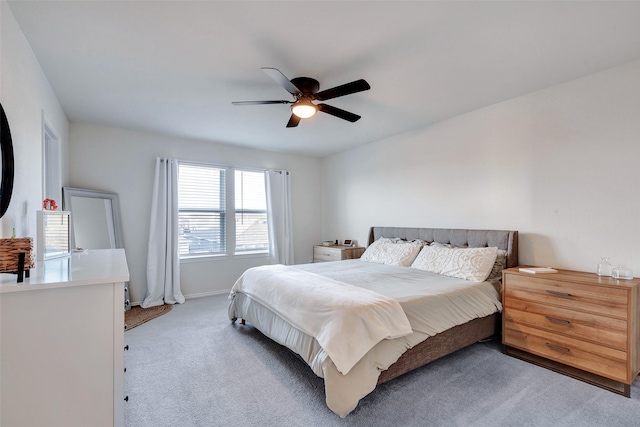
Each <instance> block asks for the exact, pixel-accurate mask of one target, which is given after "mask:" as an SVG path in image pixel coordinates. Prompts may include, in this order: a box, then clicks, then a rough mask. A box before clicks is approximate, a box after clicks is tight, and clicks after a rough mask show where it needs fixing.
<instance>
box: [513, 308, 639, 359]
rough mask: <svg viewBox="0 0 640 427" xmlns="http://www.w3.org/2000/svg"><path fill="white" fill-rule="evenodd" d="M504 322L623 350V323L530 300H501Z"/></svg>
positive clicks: (625, 340) (624, 338)
mask: <svg viewBox="0 0 640 427" xmlns="http://www.w3.org/2000/svg"><path fill="white" fill-rule="evenodd" d="M505 308H506V309H505V310H504V314H503V316H505V321H507V322H513V323H519V324H523V325H527V326H532V327H535V328H541V329H545V330H547V331H550V332H557V333H560V334H564V335H567V336H569V337H571V338H576V339H581V340H586V341H590V342H594V343H597V344H601V345H606V346H609V347H612V348H615V349H618V350H622V351H626V350H627V321H626V320H622V319H614V318H610V317H605V316H600V315H596V314H591V313H584V312H579V311H575V310H570V309H564V308H559V307H551V306H548V305H544V304H540V303H535V302H531V301H524V300H518V299H515V298H509V297H507V298H505Z"/></svg>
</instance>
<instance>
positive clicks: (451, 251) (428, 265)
mask: <svg viewBox="0 0 640 427" xmlns="http://www.w3.org/2000/svg"><path fill="white" fill-rule="evenodd" d="M497 253H498V248H495V247H491V248H448V247H446V246H425V247H424V248H422V250H421V251H420V253H419V254H418V256H417V257H416V259H415V261H413V264H411V267H413V268H417V269H420V270H426V271H430V272H432V273H437V274H442V275H443V276H450V277H457V278H459V279H464V280H471V281H473V282H483V281H485V280H486V279H487V277H488V276H489V273H490V272H491V269H492V268H493V264H495V262H496V256H497Z"/></svg>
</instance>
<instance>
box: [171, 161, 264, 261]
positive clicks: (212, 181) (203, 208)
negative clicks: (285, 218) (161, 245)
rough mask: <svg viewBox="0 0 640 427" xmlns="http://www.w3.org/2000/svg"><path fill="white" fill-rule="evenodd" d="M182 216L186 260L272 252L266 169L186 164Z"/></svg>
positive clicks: (180, 176)
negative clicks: (270, 250) (229, 179)
mask: <svg viewBox="0 0 640 427" xmlns="http://www.w3.org/2000/svg"><path fill="white" fill-rule="evenodd" d="M227 176H230V177H233V181H232V182H227V178H226V177H227ZM227 209H228V210H227ZM178 216H179V228H180V231H179V237H178V238H179V253H180V257H181V258H191V257H197V256H206V255H224V254H227V253H235V254H247V253H267V252H268V251H269V232H268V225H267V201H266V191H265V180H264V173H263V172H259V171H247V170H240V169H233V168H224V167H215V166H209V165H202V164H193V163H182V162H180V163H179V166H178ZM227 217H231V218H229V220H227Z"/></svg>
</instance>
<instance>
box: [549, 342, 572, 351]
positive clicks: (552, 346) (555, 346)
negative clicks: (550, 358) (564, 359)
mask: <svg viewBox="0 0 640 427" xmlns="http://www.w3.org/2000/svg"><path fill="white" fill-rule="evenodd" d="M544 345H546V346H547V347H549V348H550V349H551V350H556V351H561V352H563V353H571V350H569V349H568V348H566V347H560V346H559V345H555V344H551V343H550V342H546V343H544Z"/></svg>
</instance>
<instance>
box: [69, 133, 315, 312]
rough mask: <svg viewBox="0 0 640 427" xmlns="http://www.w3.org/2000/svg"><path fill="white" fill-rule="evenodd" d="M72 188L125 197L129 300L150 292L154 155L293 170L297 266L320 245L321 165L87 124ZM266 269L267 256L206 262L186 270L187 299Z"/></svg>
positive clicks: (73, 137)
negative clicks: (249, 271) (254, 270)
mask: <svg viewBox="0 0 640 427" xmlns="http://www.w3.org/2000/svg"><path fill="white" fill-rule="evenodd" d="M69 138H70V164H71V171H70V178H69V182H70V184H69V185H70V186H72V187H79V188H88V189H94V190H103V191H113V192H116V193H118V194H119V196H120V207H121V211H122V212H121V216H122V223H123V234H124V243H125V250H126V253H127V262H128V264H129V270H130V274H131V282H130V292H131V295H130V297H131V301H132V302H133V303H139V302H141V301H142V300H143V299H144V296H145V290H146V261H147V258H146V254H147V243H148V238H149V218H150V209H151V194H152V188H153V176H154V171H155V159H156V157H173V158H177V159H180V160H189V161H198V162H210V163H215V164H220V165H229V166H238V167H251V168H265V169H270V168H273V169H286V170H289V171H290V172H291V179H292V200H293V206H292V210H293V216H294V218H293V226H294V231H293V234H294V248H295V254H294V256H295V262H296V263H303V262H308V260H309V258H310V257H311V255H312V247H313V245H314V244H315V243H316V242H319V241H320V235H321V228H320V222H321V217H320V211H321V206H320V198H319V197H318V195H319V194H320V160H319V159H317V158H311V157H304V156H296V155H288V154H278V153H274V152H268V151H260V150H254V149H247V148H240V147H233V146H230V145H224V144H217V143H213V142H206V141H194V140H188V139H180V138H173V137H169V136H163V135H159V134H152V133H145V132H136V131H130V130H124V129H117V128H112V127H106V126H98V125H92V124H87V123H71V127H70V136H69ZM265 263H268V260H267V258H266V257H265V256H250V255H245V256H241V257H234V256H228V257H224V258H208V259H206V260H197V261H185V262H183V263H182V264H181V282H182V291H183V293H184V294H185V296H186V297H196V296H202V295H208V294H212V293H220V292H226V291H227V290H229V289H230V288H231V286H232V285H233V283H235V281H236V279H237V278H238V277H239V276H240V275H241V274H242V273H243V272H244V271H245V270H246V269H247V268H249V267H253V266H256V265H263V264H265Z"/></svg>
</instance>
